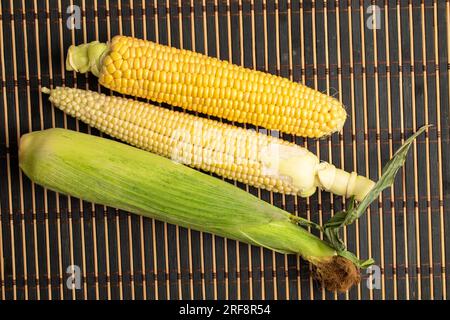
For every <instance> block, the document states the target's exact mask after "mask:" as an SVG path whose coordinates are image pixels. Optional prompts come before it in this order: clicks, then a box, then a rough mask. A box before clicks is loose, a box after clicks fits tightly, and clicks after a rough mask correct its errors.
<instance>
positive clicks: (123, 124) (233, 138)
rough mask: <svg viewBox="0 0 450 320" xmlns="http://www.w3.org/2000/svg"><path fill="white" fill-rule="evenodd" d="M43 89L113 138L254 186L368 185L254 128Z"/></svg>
mask: <svg viewBox="0 0 450 320" xmlns="http://www.w3.org/2000/svg"><path fill="white" fill-rule="evenodd" d="M43 92H45V93H49V94H50V101H51V102H52V103H53V104H54V105H55V106H57V107H58V108H60V109H61V110H63V111H65V112H67V113H68V114H70V115H71V116H74V117H77V118H78V119H80V120H82V121H84V122H86V123H87V124H89V125H91V126H93V127H95V128H97V129H99V130H101V131H103V132H105V133H107V134H109V135H111V136H113V137H115V138H118V139H120V140H123V141H125V142H128V143H130V144H132V145H134V146H136V147H139V148H141V149H144V150H147V151H151V152H154V153H157V154H159V155H162V156H164V157H168V158H171V159H173V160H176V161H179V162H181V163H184V164H186V165H190V166H192V167H194V168H197V169H202V170H205V171H210V172H213V173H215V174H218V175H220V176H223V177H225V178H229V179H235V180H238V181H240V182H242V183H245V184H249V185H252V186H255V187H258V188H264V189H267V190H270V191H275V192H282V193H285V194H293V195H300V196H303V197H306V196H310V195H312V194H313V193H314V192H315V191H316V189H317V188H321V189H324V190H327V191H330V192H333V193H335V194H337V195H342V196H346V197H352V196H354V197H355V198H356V200H358V201H360V200H362V199H363V198H364V197H365V195H366V194H367V193H368V192H369V191H370V189H371V188H372V187H373V185H374V182H372V181H371V180H370V179H367V178H365V177H363V176H359V175H357V174H356V173H355V172H352V173H348V172H345V171H344V170H341V169H338V168H336V167H335V166H333V165H332V164H330V163H327V162H320V161H319V159H318V158H317V156H315V155H314V154H312V153H311V152H309V151H308V150H307V149H305V148H302V147H300V146H297V145H295V144H292V143H289V142H287V141H284V140H281V139H278V138H275V137H270V136H267V135H265V134H261V133H258V132H256V131H252V130H245V129H242V128H237V127H234V126H231V125H228V124H224V123H219V122H217V121H213V120H209V119H205V118H199V117H195V116H193V115H189V114H185V113H181V112H176V111H172V110H168V109H165V108H161V107H157V106H153V105H150V104H147V103H144V102H140V101H135V100H130V99H125V98H120V97H114V96H106V95H103V94H99V93H97V92H93V91H86V90H81V89H72V88H67V87H57V88H56V89H52V90H49V89H47V88H44V89H43Z"/></svg>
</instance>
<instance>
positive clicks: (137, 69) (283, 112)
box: [66, 36, 347, 138]
mask: <svg viewBox="0 0 450 320" xmlns="http://www.w3.org/2000/svg"><path fill="white" fill-rule="evenodd" d="M66 68H67V70H74V71H76V72H81V73H85V72H92V73H93V74H94V75H95V76H97V77H98V79H99V82H100V84H102V85H103V86H105V87H107V88H109V89H111V90H114V91H117V92H120V93H123V94H127V95H133V96H136V97H141V98H146V99H150V100H153V101H156V102H164V103H168V104H171V105H173V106H178V107H182V108H185V109H188V110H193V111H198V112H201V113H204V114H208V115H211V116H217V117H220V118H225V119H228V120H231V121H237V122H241V123H251V124H254V125H257V126H262V127H265V128H267V129H273V130H279V131H282V132H286V133H290V134H296V135H300V136H305V137H311V138H318V137H323V136H326V135H330V134H331V133H333V132H336V131H339V130H341V129H342V127H343V125H344V122H345V119H346V116H347V114H346V112H345V110H344V108H343V106H342V104H341V103H340V102H339V101H338V100H336V99H334V98H332V97H329V96H327V95H325V94H323V93H321V92H318V91H316V90H313V89H311V88H308V87H306V86H304V85H302V84H299V83H295V82H292V81H289V80H288V79H285V78H282V77H278V76H275V75H271V74H268V73H264V72H259V71H255V70H251V69H246V68H243V67H240V66H237V65H233V64H231V63H228V62H226V61H220V60H218V59H215V58H211V57H208V56H205V55H202V54H199V53H195V52H192V51H188V50H179V49H176V48H172V47H168V46H164V45H160V44H157V43H153V42H150V41H145V40H140V39H135V38H130V37H125V36H116V37H114V38H113V39H112V41H111V42H110V43H108V44H105V43H100V42H98V41H94V42H91V43H88V44H82V45H79V46H71V47H70V48H69V50H68V53H67V59H66Z"/></svg>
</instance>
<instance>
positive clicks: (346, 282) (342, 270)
mask: <svg viewBox="0 0 450 320" xmlns="http://www.w3.org/2000/svg"><path fill="white" fill-rule="evenodd" d="M313 276H314V278H315V279H316V280H318V281H319V282H321V283H322V285H323V287H325V289H327V290H331V291H339V292H345V291H347V290H348V289H350V288H351V287H352V286H353V285H356V284H358V283H359V281H360V280H361V275H360V272H359V269H358V267H357V266H356V265H355V264H354V263H353V262H351V261H350V260H348V259H346V258H344V257H341V256H334V257H332V258H331V259H330V260H325V261H324V260H321V261H319V262H313Z"/></svg>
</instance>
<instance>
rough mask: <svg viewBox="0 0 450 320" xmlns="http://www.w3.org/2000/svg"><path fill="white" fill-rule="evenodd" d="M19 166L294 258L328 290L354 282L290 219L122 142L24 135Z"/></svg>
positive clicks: (86, 195) (353, 274)
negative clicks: (307, 263) (310, 268)
mask: <svg viewBox="0 0 450 320" xmlns="http://www.w3.org/2000/svg"><path fill="white" fill-rule="evenodd" d="M19 165H20V168H21V169H22V170H23V172H24V173H25V174H26V175H27V176H28V177H29V178H30V179H31V180H33V181H34V182H36V183H38V184H40V185H42V186H44V187H46V188H49V189H51V190H54V191H57V192H60V193H62V194H70V195H73V196H76V197H78V198H81V199H84V200H87V201H90V202H94V203H98V204H103V205H108V206H111V207H115V208H120V209H123V210H126V211H129V212H133V213H136V214H140V215H143V216H146V217H151V218H155V219H158V220H162V221H166V222H169V223H174V224H177V225H180V226H183V227H188V228H192V229H195V230H200V231H205V232H211V233H214V234H217V235H219V236H223V237H227V238H230V239H235V240H239V241H243V242H246V243H250V244H253V245H257V246H263V247H266V248H269V249H272V250H275V251H277V252H280V253H286V254H299V255H301V256H302V257H303V258H304V259H306V260H308V261H310V262H311V263H312V264H313V266H314V268H315V274H316V276H317V277H318V279H320V280H321V282H322V283H323V284H324V286H325V287H327V288H328V289H331V290H335V289H337V290H340V291H344V290H347V289H348V288H349V287H350V286H352V285H353V284H355V283H357V282H358V281H359V271H358V268H357V267H356V266H355V264H354V263H353V262H352V261H350V260H349V259H347V258H344V257H342V255H338V252H337V251H336V250H335V249H333V248H332V247H330V246H329V245H328V244H327V243H325V242H324V241H322V240H320V239H319V238H317V237H316V236H314V235H312V234H311V233H309V232H308V231H306V230H305V229H303V228H302V227H300V226H298V225H297V224H296V222H295V221H297V220H296V219H295V218H298V217H295V216H292V215H290V214H289V213H287V212H285V211H283V210H281V209H279V208H277V207H274V206H272V205H270V204H268V203H266V202H264V201H262V200H260V199H258V198H256V197H254V196H253V195H251V194H249V193H247V192H245V191H243V190H241V189H239V188H237V187H235V186H233V185H231V184H228V183H226V182H224V181H222V180H220V179H216V178H214V177H211V176H209V175H206V174H203V173H201V172H198V171H195V170H193V169H191V168H188V167H186V166H183V165H180V164H176V163H175V162H173V161H170V160H169V159H166V158H163V157H160V156H158V155H155V154H152V153H149V152H145V151H142V150H139V149H137V148H134V147H131V146H127V145H125V144H122V143H119V142H115V141H111V140H108V139H103V138H100V137H95V136H91V135H86V134H82V133H77V132H75V131H70V130H64V129H49V130H45V131H38V132H33V133H30V134H26V135H24V136H22V138H21V140H20V149H19Z"/></svg>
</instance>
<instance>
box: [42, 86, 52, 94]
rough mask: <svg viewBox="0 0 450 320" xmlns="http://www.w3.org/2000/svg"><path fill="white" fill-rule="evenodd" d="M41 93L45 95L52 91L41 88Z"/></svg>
mask: <svg viewBox="0 0 450 320" xmlns="http://www.w3.org/2000/svg"><path fill="white" fill-rule="evenodd" d="M41 92H42V93H45V94H50V93H51V92H52V91H51V89H49V88H47V87H42V88H41Z"/></svg>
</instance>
